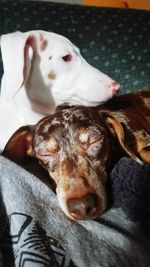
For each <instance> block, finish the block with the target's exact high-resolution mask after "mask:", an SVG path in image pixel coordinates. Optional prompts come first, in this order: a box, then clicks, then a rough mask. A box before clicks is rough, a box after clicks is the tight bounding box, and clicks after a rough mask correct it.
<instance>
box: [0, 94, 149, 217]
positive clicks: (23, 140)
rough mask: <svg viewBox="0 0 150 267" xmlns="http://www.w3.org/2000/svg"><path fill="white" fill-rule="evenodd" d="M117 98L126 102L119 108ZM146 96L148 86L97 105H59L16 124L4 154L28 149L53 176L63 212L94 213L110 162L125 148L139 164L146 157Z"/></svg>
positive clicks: (101, 205) (18, 158)
mask: <svg viewBox="0 0 150 267" xmlns="http://www.w3.org/2000/svg"><path fill="white" fill-rule="evenodd" d="M118 99H121V100H123V99H124V102H123V108H121V101H120V105H119V109H118V110H117V107H116V106H115V101H116V102H117V101H118ZM145 101H146V103H148V101H149V103H150V91H140V92H137V93H134V94H129V95H125V96H121V97H118V98H116V99H114V100H112V101H111V105H110V103H108V104H106V105H105V107H104V106H103V107H102V108H99V109H97V110H96V109H92V108H87V107H72V108H67V109H61V110H58V111H57V112H56V113H55V114H54V115H51V116H47V117H45V118H44V119H42V120H41V121H39V122H38V123H37V124H36V125H34V126H27V127H22V128H20V129H19V130H18V131H17V132H16V133H15V134H14V135H13V136H12V137H11V139H10V140H9V142H8V143H7V145H6V147H5V150H4V152H3V155H4V156H6V157H8V158H10V159H11V160H14V161H15V162H18V163H21V162H22V161H23V159H24V158H25V157H26V155H30V156H32V157H35V158H36V159H37V160H38V161H39V163H40V164H41V165H42V166H43V167H44V168H45V169H46V170H47V173H48V174H49V176H50V177H52V179H53V181H54V182H55V184H56V194H57V197H58V201H59V204H60V207H61V208H62V210H63V211H64V212H65V214H66V215H67V216H68V217H70V218H71V219H74V220H85V219H92V218H95V217H96V216H98V215H99V214H101V213H103V212H104V211H105V209H106V208H107V203H108V196H107V194H106V180H107V174H108V172H109V171H110V169H111V167H112V164H111V163H112V162H114V160H115V159H118V157H120V156H122V155H124V154H125V155H128V156H129V157H130V158H132V159H134V160H135V161H137V162H138V163H140V164H142V163H143V162H147V163H150V106H149V105H147V106H145V104H144V103H145ZM126 102H127V103H128V104H127V105H125V103H126ZM109 105H110V106H111V108H108V107H109ZM137 105H138V106H137ZM139 105H140V106H139ZM112 107H113V108H112ZM104 108H105V109H104ZM137 110H138V117H137V116H136V120H135V116H134V114H135V113H136V112H137ZM139 118H140V119H139ZM143 133H144V134H143Z"/></svg>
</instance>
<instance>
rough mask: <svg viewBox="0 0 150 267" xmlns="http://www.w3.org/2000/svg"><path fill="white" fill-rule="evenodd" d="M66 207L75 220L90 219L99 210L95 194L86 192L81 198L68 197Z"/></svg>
mask: <svg viewBox="0 0 150 267" xmlns="http://www.w3.org/2000/svg"><path fill="white" fill-rule="evenodd" d="M67 207H68V211H69V213H70V215H71V216H72V217H73V218H74V219H75V220H86V219H92V218H95V217H96V216H97V213H98V212H99V200H98V197H97V195H96V194H94V193H88V194H87V195H85V196H83V197H81V198H70V199H68V200H67Z"/></svg>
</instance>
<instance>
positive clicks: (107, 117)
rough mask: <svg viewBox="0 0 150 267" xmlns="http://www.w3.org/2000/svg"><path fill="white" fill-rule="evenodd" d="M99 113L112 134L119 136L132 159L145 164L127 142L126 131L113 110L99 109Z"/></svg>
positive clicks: (122, 145) (123, 147) (120, 141)
mask: <svg viewBox="0 0 150 267" xmlns="http://www.w3.org/2000/svg"><path fill="white" fill-rule="evenodd" d="M99 115H100V116H102V118H103V119H104V122H105V124H106V125H107V128H108V129H109V131H110V132H111V133H112V135H113V136H116V137H117V138H118V141H119V143H120V145H121V147H122V149H123V150H124V151H125V152H126V153H127V155H129V156H130V158H131V159H133V160H135V161H137V162H138V163H140V164H143V162H142V160H140V159H139V158H138V157H137V156H136V155H135V153H134V152H133V151H132V150H131V149H130V148H129V147H128V145H127V144H126V142H125V132H124V129H123V126H122V125H121V122H120V121H119V120H118V118H117V117H116V116H115V115H114V114H112V113H111V112H109V111H105V110H101V111H99Z"/></svg>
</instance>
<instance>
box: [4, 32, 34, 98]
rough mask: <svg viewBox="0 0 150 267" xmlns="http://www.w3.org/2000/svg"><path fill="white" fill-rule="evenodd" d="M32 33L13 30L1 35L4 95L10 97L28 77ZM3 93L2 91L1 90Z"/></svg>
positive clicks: (31, 55) (32, 40) (31, 54)
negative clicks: (13, 31)
mask: <svg viewBox="0 0 150 267" xmlns="http://www.w3.org/2000/svg"><path fill="white" fill-rule="evenodd" d="M33 42H34V37H33V36H32V33H30V32H29V33H22V32H15V33H10V34H4V35H2V36H1V54H2V60H3V68H4V79H5V86H6V88H2V90H7V91H6V93H5V95H6V97H7V99H11V98H12V97H13V96H15V94H16V93H17V92H18V90H19V89H20V88H21V87H22V86H23V84H24V83H25V81H26V80H27V78H28V75H29V72H30V69H31V64H32V58H33ZM2 93H4V92H2Z"/></svg>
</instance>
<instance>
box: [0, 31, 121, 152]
mask: <svg viewBox="0 0 150 267" xmlns="http://www.w3.org/2000/svg"><path fill="white" fill-rule="evenodd" d="M41 36H42V37H41ZM42 40H46V42H47V43H46V45H45V49H40V48H41V45H42V42H43V41H42ZM1 52H2V60H3V66H4V75H3V77H2V83H1V97H0V150H2V149H3V148H4V145H5V144H6V142H7V141H8V139H9V138H10V136H11V135H12V134H13V132H14V131H15V130H16V129H17V128H19V127H20V126H22V125H25V124H34V123H36V122H37V121H38V120H39V119H41V118H42V117H43V116H44V115H46V114H51V113H53V112H54V110H55V107H56V106H57V105H59V104H62V103H64V102H67V103H69V104H71V105H85V106H96V105H98V104H100V103H102V102H105V101H106V100H108V99H109V98H111V97H112V96H113V95H114V91H115V90H116V91H117V90H118V89H119V84H115V85H114V83H113V80H112V79H111V78H109V77H108V76H107V75H105V74H103V73H102V72H100V71H99V70H98V69H96V68H94V67H92V66H91V65H89V64H88V63H87V62H86V61H85V60H84V59H83V57H82V56H81V54H80V52H79V49H78V48H77V47H76V46H74V45H73V44H72V43H71V42H70V41H69V40H68V39H67V38H65V37H63V36H61V35H58V34H55V33H51V32H45V31H31V32H25V33H22V32H15V33H11V34H6V35H2V36H1ZM68 54H71V55H72V60H71V61H70V62H64V61H63V58H62V57H64V56H66V55H68ZM49 73H52V74H54V77H53V78H50V76H49ZM55 76H56V77H55Z"/></svg>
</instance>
